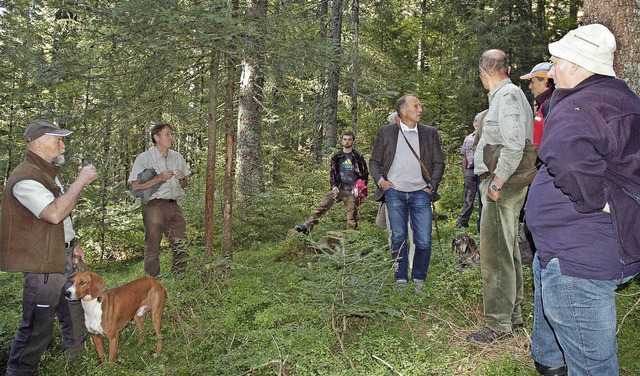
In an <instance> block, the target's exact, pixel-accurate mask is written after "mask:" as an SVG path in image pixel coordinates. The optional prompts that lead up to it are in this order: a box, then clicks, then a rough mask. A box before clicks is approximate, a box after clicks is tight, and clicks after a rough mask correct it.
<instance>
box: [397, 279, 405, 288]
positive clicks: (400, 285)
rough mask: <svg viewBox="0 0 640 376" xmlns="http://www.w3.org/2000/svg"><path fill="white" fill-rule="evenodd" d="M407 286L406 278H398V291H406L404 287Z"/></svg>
mask: <svg viewBox="0 0 640 376" xmlns="http://www.w3.org/2000/svg"><path fill="white" fill-rule="evenodd" d="M405 287H407V280H406V279H398V280H396V291H404V288H405Z"/></svg>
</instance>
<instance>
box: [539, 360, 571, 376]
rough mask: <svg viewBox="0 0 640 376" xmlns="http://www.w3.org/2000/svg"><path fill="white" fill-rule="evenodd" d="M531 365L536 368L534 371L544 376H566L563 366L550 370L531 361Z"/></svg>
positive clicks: (565, 368)
mask: <svg viewBox="0 0 640 376" xmlns="http://www.w3.org/2000/svg"><path fill="white" fill-rule="evenodd" d="M533 364H534V365H535V366H536V371H538V373H540V374H541V375H544V376H567V366H566V365H564V366H562V367H556V368H551V367H547V366H543V365H542V364H540V363H538V362H536V361H535V360H534V361H533Z"/></svg>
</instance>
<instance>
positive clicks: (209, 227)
mask: <svg viewBox="0 0 640 376" xmlns="http://www.w3.org/2000/svg"><path fill="white" fill-rule="evenodd" d="M219 65H220V55H218V54H217V53H215V52H214V53H213V56H212V57H211V64H210V65H209V117H208V124H207V126H208V127H207V128H208V139H209V141H208V143H207V146H208V148H207V177H206V180H207V182H206V194H205V202H204V206H205V210H204V238H205V248H206V250H207V254H208V255H209V256H211V255H213V251H214V249H213V239H214V235H215V231H214V223H215V215H214V207H215V202H216V199H215V197H216V143H217V139H218V126H217V119H218V72H219V70H218V69H219Z"/></svg>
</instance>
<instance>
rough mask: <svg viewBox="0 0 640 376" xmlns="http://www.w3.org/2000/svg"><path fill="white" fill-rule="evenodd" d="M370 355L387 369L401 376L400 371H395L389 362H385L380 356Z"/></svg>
mask: <svg viewBox="0 0 640 376" xmlns="http://www.w3.org/2000/svg"><path fill="white" fill-rule="evenodd" d="M371 357H372V358H373V359H375V360H377V361H379V362H380V363H382V364H384V365H385V366H386V367H387V368H389V370H391V371H393V372H395V373H396V375H400V376H403V375H402V374H401V373H400V372H398V371H396V369H395V367H394V366H392V365H391V364H389V363H387V362H386V361H384V360H383V359H381V358H380V357H378V356H376V355H373V354H371Z"/></svg>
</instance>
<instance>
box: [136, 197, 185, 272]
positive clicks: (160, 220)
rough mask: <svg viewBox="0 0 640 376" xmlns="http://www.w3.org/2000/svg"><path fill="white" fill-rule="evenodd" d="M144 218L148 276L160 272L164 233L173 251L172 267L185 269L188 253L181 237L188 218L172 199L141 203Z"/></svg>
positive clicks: (145, 260) (145, 264)
mask: <svg viewBox="0 0 640 376" xmlns="http://www.w3.org/2000/svg"><path fill="white" fill-rule="evenodd" d="M142 221H143V222H144V231H145V232H144V238H145V242H146V249H145V251H144V272H145V273H146V274H148V275H150V276H151V277H157V276H158V274H160V242H161V241H162V236H163V235H164V236H166V237H167V240H168V241H169V245H170V246H171V251H172V252H173V259H172V263H171V264H172V269H173V271H176V272H181V271H184V269H185V267H186V265H187V263H186V260H185V258H186V257H187V253H186V250H185V247H184V244H180V243H181V241H183V240H185V239H186V238H187V222H186V221H185V219H184V215H183V214H182V209H180V206H179V205H178V203H177V202H176V201H175V200H158V199H156V200H151V201H149V202H148V203H146V204H142Z"/></svg>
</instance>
